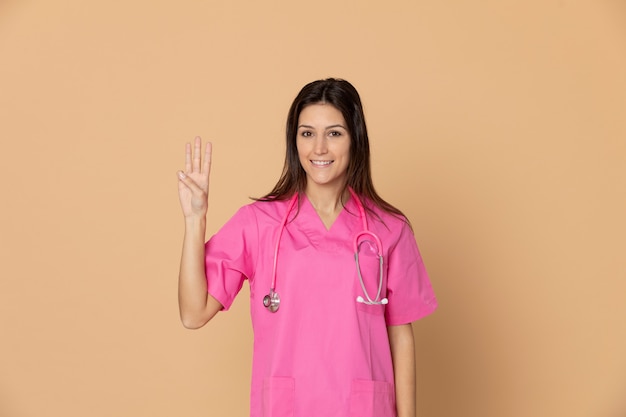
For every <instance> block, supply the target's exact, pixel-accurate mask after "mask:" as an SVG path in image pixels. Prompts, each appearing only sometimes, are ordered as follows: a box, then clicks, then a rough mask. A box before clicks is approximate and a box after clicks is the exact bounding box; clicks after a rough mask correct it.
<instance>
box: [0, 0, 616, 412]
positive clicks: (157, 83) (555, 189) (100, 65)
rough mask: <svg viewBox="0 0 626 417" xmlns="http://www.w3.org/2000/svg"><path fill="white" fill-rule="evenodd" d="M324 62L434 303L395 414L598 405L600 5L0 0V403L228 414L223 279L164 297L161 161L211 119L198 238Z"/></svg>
mask: <svg viewBox="0 0 626 417" xmlns="http://www.w3.org/2000/svg"><path fill="white" fill-rule="evenodd" d="M328 76H336V77H343V78H346V79H348V80H350V81H351V82H352V83H353V84H355V85H356V87H357V88H358V89H359V91H360V93H361V95H362V97H363V101H364V104H365V109H366V115H367V119H368V123H369V128H370V137H371V140H372V151H373V171H374V176H375V184H376V186H377V188H378V190H379V192H380V193H381V194H382V195H383V196H384V197H385V198H386V199H388V200H389V201H391V202H392V203H394V204H395V205H397V206H398V207H399V208H400V209H401V210H403V211H404V212H405V213H406V214H407V215H408V217H409V218H410V220H411V221H412V223H413V226H414V229H415V233H416V237H417V240H418V243H419V245H420V248H421V251H422V254H423V257H424V259H425V261H426V263H427V267H428V270H429V272H430V274H431V277H432V282H433V286H434V288H435V290H436V292H437V296H438V298H439V302H440V308H439V310H438V311H437V312H436V313H435V314H434V315H433V316H431V317H428V318H426V319H424V320H422V321H420V322H417V323H415V324H414V329H415V335H416V336H415V337H416V342H417V364H418V408H419V415H420V416H431V417H449V416H464V417H502V416H506V417H518V416H519V417H555V416H568V417H624V416H625V415H626V400H625V398H626V395H625V393H626V355H625V354H624V352H626V333H625V331H626V302H625V294H626V283H625V278H626V266H625V265H626V262H625V259H626V256H625V252H626V251H625V250H626V238H625V236H626V222H625V220H624V213H625V212H626V172H625V171H626V117H625V116H626V5H625V3H624V2H623V1H617V0H615V1H608V0H607V1H601V0H596V1H573V0H572V1H568V0H559V1H557V0H550V1H545V0H541V1H539V0H532V1H521V0H520V1H473V2H461V1H450V2H447V1H443V2H434V1H431V2H425V1H408V0H406V1H390V2H369V1H347V0H346V1H335V0H333V1H330V0H322V1H318V2H306V3H305V2H302V3H301V2H294V1H268V2H255V1H248V2H242V1H235V2H231V1H225V0H224V1H205V2H201V1H182V2H172V1H147V0H137V1H130V2H129V1H108V2H85V1H78V0H58V1H54V2H49V1H41V0H39V1H37V0H32V1H28V0H24V1H17V0H13V1H7V0H5V1H2V2H0V140H1V144H2V146H1V148H0V149H1V164H0V191H1V193H2V194H1V195H2V202H1V204H0V212H1V216H0V243H1V245H2V247H1V250H0V416H2V417H5V416H6V417H40V416H63V417H74V416H90V417H100V416H102V417H105V416H106V417H110V416H151V417H158V416H168V417H169V416H189V417H192V416H209V415H216V416H245V415H247V412H248V393H249V380H250V367H251V344H252V334H251V328H250V324H249V317H248V300H247V298H248V292H247V290H246V289H245V288H244V290H243V291H242V293H241V295H240V297H239V299H238V300H237V301H236V303H235V305H234V307H233V308H232V310H231V311H230V312H228V313H225V314H221V315H219V316H218V317H217V318H216V319H215V320H214V321H213V322H212V323H210V325H209V326H207V327H205V328H203V329H202V330H199V331H189V330H185V329H183V327H182V325H181V324H180V322H179V319H178V307H177V298H176V282H177V273H178V261H179V254H180V244H181V239H182V232H183V221H182V215H181V214H180V210H179V206H178V197H177V191H176V181H177V180H176V175H175V173H176V171H177V170H178V169H180V168H182V166H183V149H184V143H185V142H186V141H190V140H192V139H193V137H194V136H195V135H201V136H203V137H204V138H205V139H210V140H212V141H213V143H214V164H213V171H212V178H211V195H210V213H209V221H208V231H207V233H208V235H210V234H212V233H213V232H215V231H216V230H217V229H218V228H219V226H220V225H221V224H223V223H224V222H225V221H226V220H227V219H228V218H229V217H230V216H231V215H232V214H233V212H234V211H235V210H236V209H237V208H238V207H239V206H240V205H242V204H245V203H246V202H248V201H249V200H248V197H249V196H260V195H262V194H263V193H265V192H267V191H268V190H269V189H270V188H271V187H272V186H273V184H274V183H275V181H276V179H277V178H278V175H279V174H280V171H281V167H282V161H283V152H284V145H283V126H284V123H285V117H286V113H287V110H288V107H289V104H290V103H291V100H292V99H293V97H294V96H295V95H296V93H297V91H298V90H299V89H300V88H301V87H302V86H303V85H304V84H305V83H307V82H309V81H312V80H315V79H319V78H324V77H328ZM207 237H208V236H207Z"/></svg>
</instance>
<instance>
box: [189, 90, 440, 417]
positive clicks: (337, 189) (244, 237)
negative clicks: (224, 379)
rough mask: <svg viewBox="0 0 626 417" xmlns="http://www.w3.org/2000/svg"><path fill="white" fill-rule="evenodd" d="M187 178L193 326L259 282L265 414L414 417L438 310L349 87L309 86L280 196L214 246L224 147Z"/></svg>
mask: <svg viewBox="0 0 626 417" xmlns="http://www.w3.org/2000/svg"><path fill="white" fill-rule="evenodd" d="M201 147H202V144H201V141H200V138H196V140H195V143H194V146H193V152H192V146H191V144H187V145H186V151H185V155H186V160H185V170H184V171H180V172H179V173H178V176H179V197H180V202H181V206H182V209H183V214H184V217H185V237H184V242H183V253H182V260H181V267H180V277H179V304H180V314H181V319H182V322H183V324H184V326H185V327H188V328H199V327H201V326H203V325H204V324H206V323H207V322H208V321H209V320H211V318H212V317H213V316H214V315H215V314H216V313H217V312H218V311H220V310H227V309H228V308H229V307H230V306H231V304H232V302H233V300H234V298H235V296H236V295H237V293H238V292H239V290H240V289H241V287H242V285H243V282H244V281H245V280H246V279H247V280H248V283H249V285H250V310H251V317H252V325H253V329H254V358H253V370H252V388H251V400H250V415H251V416H252V417H270V416H272V417H277V416H280V417H283V416H294V417H309V416H310V417H313V416H315V417H319V416H324V417H348V416H355V417H368V416H376V417H391V416H398V417H414V416H415V362H414V361H415V351H414V344H413V332H412V327H411V323H412V322H413V321H415V320H417V319H419V318H421V317H424V316H426V315H428V314H430V313H432V312H433V311H434V310H435V308H436V306H437V302H436V299H435V296H434V293H433V291H432V288H431V284H430V281H429V278H428V275H427V274H426V270H425V268H424V265H423V263H422V258H421V256H420V253H419V251H418V248H417V245H416V243H415V238H414V237H413V233H412V230H411V227H410V225H409V222H408V220H407V219H406V218H405V217H404V215H403V214H402V213H401V212H400V211H399V210H398V209H396V208H395V207H393V206H392V205H390V204H389V203H387V202H385V201H384V200H383V199H382V198H381V197H380V196H379V195H378V194H377V193H376V191H375V190H374V186H373V184H372V178H371V171H370V153H369V152H370V151H369V139H368V135H367V128H366V125H365V118H364V114H363V108H362V105H361V100H360V98H359V95H358V93H357V91H356V90H355V88H354V87H353V86H352V85H351V84H350V83H348V82H347V81H344V80H339V79H326V80H320V81H315V82H312V83H310V84H307V85H306V86H305V87H304V88H303V89H302V90H301V91H300V93H299V94H298V96H297V97H296V99H295V100H294V102H293V104H292V105H291V108H290V110H289V115H288V119H287V154H286V157H285V165H284V169H283V173H282V176H281V177H280V179H279V180H278V183H277V184H276V186H275V187H274V189H273V190H272V191H271V192H270V193H269V194H267V195H266V196H264V197H262V198H260V199H259V200H257V201H255V202H254V203H252V204H249V205H246V206H244V207H242V208H241V209H240V210H239V211H238V212H237V213H236V214H235V215H234V216H233V217H232V218H231V219H230V220H229V221H228V222H227V223H226V224H225V225H224V226H223V227H222V229H221V230H220V231H219V232H218V233H217V234H216V235H215V236H213V237H212V238H211V239H210V240H209V241H208V242H206V243H205V240H204V239H205V221H206V213H207V196H208V192H209V171H210V167H211V144H210V143H209V144H207V145H206V149H205V151H204V156H203V157H201V153H202V152H201Z"/></svg>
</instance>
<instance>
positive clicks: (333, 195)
mask: <svg viewBox="0 0 626 417" xmlns="http://www.w3.org/2000/svg"><path fill="white" fill-rule="evenodd" d="M342 191H343V187H341V188H334V187H333V188H331V187H307V189H306V191H305V194H306V196H307V197H308V199H309V201H310V202H311V205H312V206H313V207H314V208H315V211H317V212H318V213H326V214H332V213H339V212H340V211H341V210H342V208H343V205H344V204H345V202H346V201H347V200H348V198H349V195H350V193H349V191H348V190H345V192H342Z"/></svg>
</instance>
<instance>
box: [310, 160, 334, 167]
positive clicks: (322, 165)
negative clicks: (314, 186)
mask: <svg viewBox="0 0 626 417" xmlns="http://www.w3.org/2000/svg"><path fill="white" fill-rule="evenodd" d="M333 162H334V161H313V160H311V164H313V165H315V166H316V167H325V166H328V165H330V164H332V163H333Z"/></svg>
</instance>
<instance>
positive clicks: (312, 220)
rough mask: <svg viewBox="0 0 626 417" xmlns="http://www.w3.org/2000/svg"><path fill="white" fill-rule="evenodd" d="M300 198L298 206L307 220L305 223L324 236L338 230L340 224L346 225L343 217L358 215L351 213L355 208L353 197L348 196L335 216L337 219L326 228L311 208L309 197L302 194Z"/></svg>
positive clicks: (315, 211) (313, 208)
mask: <svg viewBox="0 0 626 417" xmlns="http://www.w3.org/2000/svg"><path fill="white" fill-rule="evenodd" d="M301 196H302V203H301V206H300V210H301V211H303V213H302V214H304V215H305V216H304V217H305V218H306V219H307V220H306V221H305V223H306V224H307V225H308V226H309V227H310V228H311V229H313V230H315V231H318V232H322V233H324V234H328V233H334V232H336V231H337V229H339V228H340V225H341V224H342V223H346V220H344V219H343V218H344V217H345V216H350V215H351V214H357V213H358V212H356V213H352V212H353V210H354V209H355V208H356V207H355V203H354V202H353V201H352V199H353V197H352V196H350V197H349V198H348V201H346V203H345V204H344V205H343V207H342V208H341V211H340V212H339V214H337V217H336V218H335V220H334V221H333V223H332V224H331V225H330V227H328V228H327V227H326V225H325V224H324V221H323V220H322V218H321V217H320V215H319V214H318V213H317V210H315V207H313V204H312V203H311V200H309V197H308V196H307V195H306V194H305V193H302V194H301ZM348 211H350V212H348ZM357 217H358V214H357Z"/></svg>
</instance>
